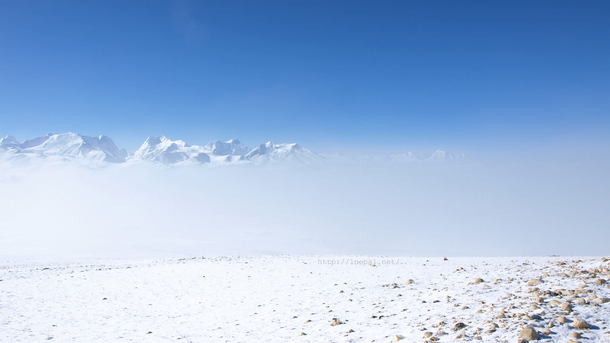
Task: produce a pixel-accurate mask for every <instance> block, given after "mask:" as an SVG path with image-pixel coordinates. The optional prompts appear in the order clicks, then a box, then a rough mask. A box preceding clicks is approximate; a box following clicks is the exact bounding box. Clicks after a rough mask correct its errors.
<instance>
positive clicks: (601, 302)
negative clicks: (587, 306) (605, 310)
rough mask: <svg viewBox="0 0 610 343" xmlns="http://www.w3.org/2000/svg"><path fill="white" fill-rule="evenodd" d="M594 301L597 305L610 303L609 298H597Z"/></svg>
mask: <svg viewBox="0 0 610 343" xmlns="http://www.w3.org/2000/svg"><path fill="white" fill-rule="evenodd" d="M595 301H596V302H597V303H598V304H605V303H607V302H609V301H610V298H597V299H595Z"/></svg>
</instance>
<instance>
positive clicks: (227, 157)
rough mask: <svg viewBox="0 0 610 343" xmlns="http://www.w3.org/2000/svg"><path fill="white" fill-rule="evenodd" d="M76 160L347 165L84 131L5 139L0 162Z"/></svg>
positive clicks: (409, 158)
mask: <svg viewBox="0 0 610 343" xmlns="http://www.w3.org/2000/svg"><path fill="white" fill-rule="evenodd" d="M462 157H464V156H463V155H450V154H448V153H446V152H445V151H442V150H437V151H435V152H434V153H433V154H432V155H429V156H422V155H420V156H416V155H414V154H413V153H411V152H408V153H405V154H398V155H391V156H374V157H368V156H363V157H358V158H350V159H349V160H351V161H361V162H367V161H374V162H383V161H385V162H392V163H406V162H417V161H437V162H442V161H445V160H452V159H459V158H462ZM49 159H50V160H59V161H76V162H79V163H81V164H95V165H105V164H121V163H138V162H151V163H158V164H162V165H184V164H245V163H253V164H268V163H278V162H288V163H297V164H304V165H310V164H316V163H322V162H325V161H328V160H335V161H347V159H342V158H339V157H337V158H335V157H333V156H325V155H320V154H317V153H315V152H313V151H311V150H309V149H307V148H305V147H303V146H301V145H299V144H296V143H289V144H286V143H284V144H274V143H272V142H267V143H263V144H260V145H259V146H257V147H256V148H252V149H251V148H249V147H247V146H246V145H244V144H243V143H241V142H240V141H239V140H238V139H231V140H228V141H219V140H216V141H211V142H209V143H208V144H207V145H205V146H199V145H189V144H187V143H186V142H184V141H182V140H175V141H172V140H171V139H169V138H167V137H165V136H157V137H148V138H147V139H146V141H145V142H144V143H143V144H142V146H141V147H140V148H139V149H138V150H137V151H136V152H135V153H133V154H129V153H128V152H127V151H126V150H125V149H119V148H118V147H117V146H116V145H115V144H114V142H113V141H112V139H111V138H109V137H107V136H104V135H102V136H99V137H90V136H83V135H80V134H78V133H73V132H68V133H61V134H57V133H50V134H48V135H46V136H42V137H37V138H34V139H30V140H26V141H25V142H23V143H20V142H19V141H18V140H17V139H15V137H13V136H10V135H9V136H6V137H4V138H0V161H5V162H6V161H8V162H12V161H43V160H49Z"/></svg>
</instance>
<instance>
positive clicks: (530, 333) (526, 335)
mask: <svg viewBox="0 0 610 343" xmlns="http://www.w3.org/2000/svg"><path fill="white" fill-rule="evenodd" d="M519 338H523V339H524V340H526V341H528V342H529V341H536V340H538V332H536V330H534V328H532V327H531V326H526V327H524V328H523V330H521V333H520V334H519Z"/></svg>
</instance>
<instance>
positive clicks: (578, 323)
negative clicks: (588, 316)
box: [574, 318, 589, 330]
mask: <svg viewBox="0 0 610 343" xmlns="http://www.w3.org/2000/svg"><path fill="white" fill-rule="evenodd" d="M574 328H575V329H577V330H584V329H588V328H589V323H587V322H585V321H584V320H580V319H578V318H574Z"/></svg>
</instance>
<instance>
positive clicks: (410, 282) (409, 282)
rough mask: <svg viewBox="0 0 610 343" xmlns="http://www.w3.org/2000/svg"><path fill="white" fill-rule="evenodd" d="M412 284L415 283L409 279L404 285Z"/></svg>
mask: <svg viewBox="0 0 610 343" xmlns="http://www.w3.org/2000/svg"><path fill="white" fill-rule="evenodd" d="M413 282H415V281H413V279H409V280H407V282H405V284H407V285H410V284H412V283H413Z"/></svg>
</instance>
